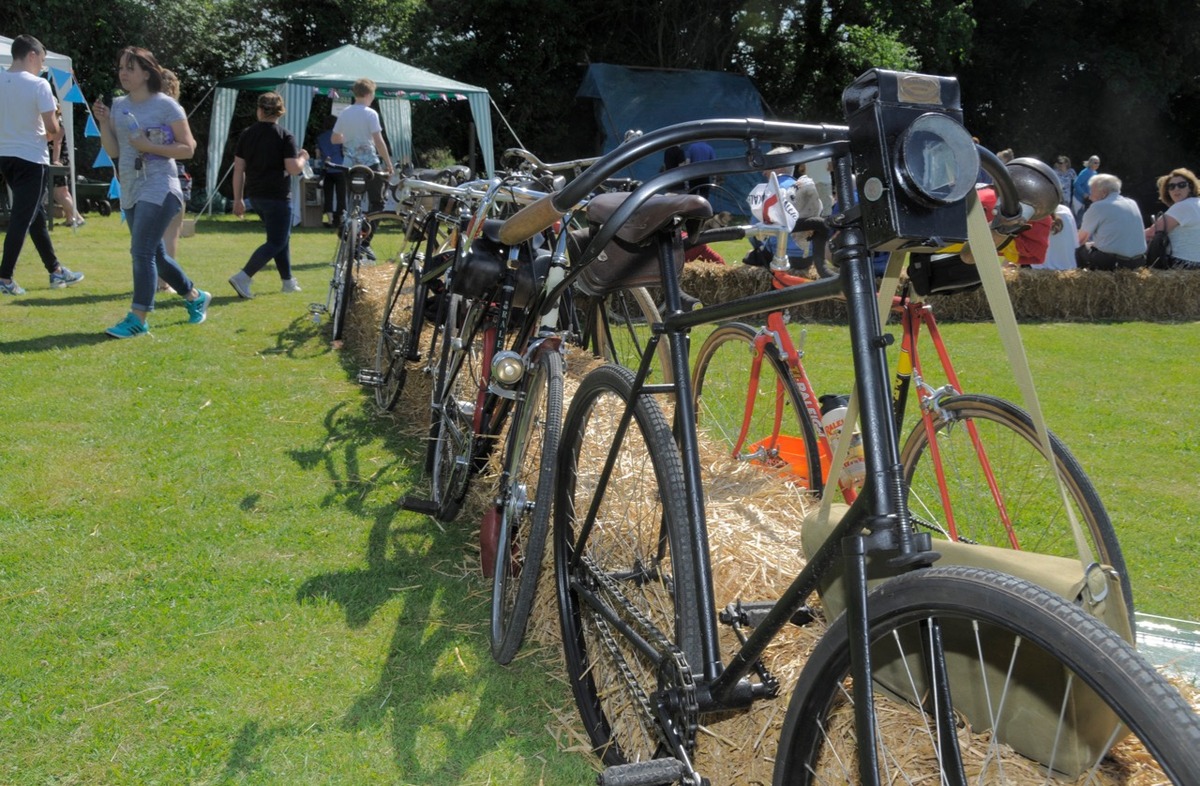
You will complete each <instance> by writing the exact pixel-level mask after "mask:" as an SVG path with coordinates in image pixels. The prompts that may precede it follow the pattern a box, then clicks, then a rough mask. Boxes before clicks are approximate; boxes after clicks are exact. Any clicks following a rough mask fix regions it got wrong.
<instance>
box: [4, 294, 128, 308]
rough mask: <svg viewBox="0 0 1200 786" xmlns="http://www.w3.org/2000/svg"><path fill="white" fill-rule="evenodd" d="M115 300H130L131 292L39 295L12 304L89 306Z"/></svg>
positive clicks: (19, 299)
mask: <svg viewBox="0 0 1200 786" xmlns="http://www.w3.org/2000/svg"><path fill="white" fill-rule="evenodd" d="M115 300H129V293H127V292H122V293H118V294H114V295H84V294H77V295H64V296H63V297H54V296H53V295H50V296H38V295H35V296H33V297H21V298H17V299H14V300H13V301H12V305H14V306H17V307H19V308H30V307H33V306H88V305H92V304H93V303H109V302H112V301H115Z"/></svg>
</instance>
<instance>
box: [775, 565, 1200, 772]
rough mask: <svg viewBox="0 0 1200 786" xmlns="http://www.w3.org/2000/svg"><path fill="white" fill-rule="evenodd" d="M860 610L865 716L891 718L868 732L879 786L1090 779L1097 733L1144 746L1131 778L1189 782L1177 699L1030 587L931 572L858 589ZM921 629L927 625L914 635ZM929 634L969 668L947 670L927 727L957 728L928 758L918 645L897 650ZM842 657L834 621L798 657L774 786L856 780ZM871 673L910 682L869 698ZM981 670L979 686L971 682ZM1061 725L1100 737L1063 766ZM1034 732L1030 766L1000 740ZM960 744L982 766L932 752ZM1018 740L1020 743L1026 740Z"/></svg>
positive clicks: (1063, 606)
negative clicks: (863, 592)
mask: <svg viewBox="0 0 1200 786" xmlns="http://www.w3.org/2000/svg"><path fill="white" fill-rule="evenodd" d="M867 609H868V619H867V625H868V630H869V632H870V633H869V636H870V641H871V660H872V662H873V665H874V666H875V667H876V670H875V672H874V675H875V677H876V683H875V684H876V690H874V691H873V698H874V702H875V710H876V717H877V718H879V717H880V716H881V715H884V714H887V713H891V714H892V719H891V720H889V721H888V722H887V724H886V725H884V726H881V727H880V728H881V729H883V731H884V733H877V734H876V738H877V745H876V750H877V751H878V754H879V761H880V762H881V765H880V766H881V769H882V767H883V765H884V764H886V765H887V767H888V771H887V782H888V783H898V782H903V783H916V782H920V783H926V782H928V783H964V782H966V779H965V778H964V772H965V773H966V775H967V776H968V777H969V780H970V782H971V783H984V782H986V783H1011V782H1020V783H1028V782H1033V781H1030V780H1016V779H1017V777H1018V775H1020V776H1021V777H1025V778H1027V777H1029V774H1032V773H1029V768H1032V769H1034V770H1037V771H1039V772H1040V773H1041V779H1038V780H1036V782H1043V780H1042V779H1044V781H1045V782H1048V781H1049V780H1050V777H1049V775H1048V773H1049V771H1050V768H1051V767H1052V766H1054V765H1058V769H1059V770H1060V771H1062V770H1067V769H1073V770H1075V769H1078V770H1083V771H1084V772H1086V773H1087V774H1089V775H1094V774H1095V773H1094V770H1096V769H1098V768H1100V767H1101V766H1102V765H1104V766H1111V765H1106V764H1105V757H1104V752H1105V751H1107V749H1108V748H1109V747H1110V745H1111V743H1110V742H1109V740H1110V738H1109V736H1108V732H1109V730H1112V729H1113V726H1116V727H1117V728H1119V727H1120V724H1124V725H1125V726H1126V727H1127V728H1128V729H1129V730H1131V732H1132V733H1133V735H1134V736H1135V737H1136V739H1137V740H1139V741H1140V742H1141V743H1142V745H1143V746H1144V747H1145V749H1146V750H1145V754H1144V756H1141V755H1137V754H1134V753H1132V752H1131V753H1130V754H1129V755H1130V756H1137V759H1138V761H1137V764H1136V765H1134V766H1136V767H1137V768H1138V771H1139V772H1140V771H1141V769H1140V767H1141V766H1142V765H1143V764H1144V763H1145V762H1144V761H1143V759H1144V758H1145V759H1148V758H1151V757H1152V758H1153V759H1154V760H1155V764H1156V765H1157V766H1158V767H1159V768H1160V769H1161V770H1162V771H1163V772H1164V773H1165V774H1166V776H1167V777H1170V778H1171V780H1172V781H1173V782H1174V783H1177V784H1194V783H1198V782H1200V720H1198V719H1197V717H1196V715H1195V714H1194V713H1193V711H1192V710H1191V708H1190V706H1189V705H1188V703H1187V702H1186V701H1185V700H1184V699H1183V698H1182V697H1181V696H1180V695H1179V693H1178V692H1177V691H1176V690H1175V689H1174V688H1173V687H1171V685H1170V684H1169V683H1168V682H1167V681H1166V679H1164V678H1163V676H1162V675H1160V674H1159V673H1158V672H1157V671H1155V670H1154V669H1153V668H1152V667H1151V666H1150V665H1149V664H1147V663H1146V661H1144V660H1143V659H1142V658H1141V657H1140V656H1139V655H1138V654H1137V653H1136V652H1135V651H1134V650H1133V648H1132V647H1130V646H1129V645H1128V644H1127V643H1126V642H1125V641H1124V640H1122V639H1121V638H1120V637H1119V636H1117V635H1116V634H1115V633H1113V632H1112V631H1111V630H1109V629H1108V628H1106V627H1105V626H1104V625H1103V624H1102V623H1100V622H1099V621H1098V620H1096V619H1094V618H1093V617H1091V616H1089V615H1087V614H1085V613H1084V612H1083V611H1081V610H1080V609H1078V608H1076V607H1075V606H1073V605H1071V604H1069V603H1067V602H1066V601H1064V600H1062V599H1061V598H1059V597H1058V596H1056V595H1054V594H1052V593H1050V592H1048V591H1046V590H1044V589H1042V588H1041V587H1038V586H1035V585H1033V584H1030V583H1028V582H1026V581H1023V580H1021V579H1017V578H1014V577H1012V576H1006V575H1004V574H1000V573H995V572H993V571H986V570H979V569H976V568H967V567H962V566H953V567H946V568H937V567H934V568H929V569H926V570H921V571H915V572H913V573H908V574H905V575H904V576H901V577H899V578H896V579H893V580H891V581H888V582H885V583H884V584H883V585H881V586H880V587H879V588H877V589H876V590H875V591H874V592H872V593H871V595H870V596H869V598H868V602H867ZM930 620H936V621H937V623H938V624H937V625H936V626H931V625H928V622H929V621H930ZM976 626H978V627H977V629H976ZM931 631H932V632H933V633H935V634H936V633H940V635H941V640H942V641H943V642H945V652H946V653H947V657H952V654H953V653H960V654H961V655H962V656H963V657H964V659H965V662H967V663H969V664H972V667H971V668H964V669H959V670H954V669H951V673H950V675H949V677H950V679H949V680H948V689H949V690H948V691H946V692H943V693H942V694H941V695H942V696H948V697H949V701H948V702H947V703H946V705H943V706H942V708H941V709H942V713H941V717H942V718H948V719H949V721H948V724H949V725H952V726H955V727H957V728H956V729H955V736H956V738H957V740H958V745H957V746H949V745H947V746H946V747H945V748H943V749H942V750H940V751H939V750H935V749H936V748H937V742H935V734H933V733H932V730H931V729H930V726H931V725H937V717H938V715H937V714H933V716H932V717H930V716H931V712H932V711H931V709H930V708H929V707H928V706H927V705H928V702H927V698H928V696H929V694H928V692H927V691H928V689H927V688H926V687H925V686H924V685H919V684H918V683H920V682H922V681H923V672H922V671H921V669H920V668H918V667H920V666H922V665H923V663H924V661H925V660H926V659H925V657H924V656H923V655H922V653H921V652H920V651H919V650H920V649H921V647H917V648H916V649H909V648H908V645H909V644H911V643H912V642H913V639H912V638H911V637H910V634H914V633H915V634H917V636H918V637H921V638H924V639H926V640H928V636H929V635H930V632H931ZM851 649H852V645H851V644H850V641H849V638H848V631H847V624H846V615H844V614H843V615H842V616H840V617H839V618H838V620H837V621H835V622H834V623H833V624H832V625H831V626H830V628H829V630H828V631H827V632H826V634H825V635H824V636H823V637H822V638H821V640H820V642H819V643H818V644H817V646H816V648H815V649H814V650H813V652H812V654H811V655H810V656H809V659H808V661H807V663H806V664H805V666H804V669H803V671H802V672H801V674H800V678H799V681H798V682H797V685H796V689H795V692H794V693H793V694H792V698H791V701H790V703H789V706H788V711H787V715H786V718H785V721H784V725H783V730H782V732H781V735H780V743H779V749H778V751H777V756H776V764H775V775H774V783H775V784H776V786H784V785H785V784H788V785H790V784H808V783H828V782H837V783H845V782H852V781H853V782H862V781H864V780H866V778H862V779H860V778H859V773H857V772H856V770H857V767H856V765H855V761H856V752H857V748H856V745H855V739H854V733H853V731H852V729H853V723H852V722H850V719H852V717H853V715H854V705H853V699H852V695H853V694H852V689H853V685H852V680H850V678H849V677H848V676H847V675H848V674H849V670H850V658H851ZM883 664H888V665H899V666H901V667H903V666H905V665H907V666H908V670H907V673H908V674H910V675H912V674H915V675H918V677H917V678H915V679H912V680H911V681H910V682H909V686H911V687H904V686H901V685H899V684H898V683H892V684H889V685H888V686H887V688H883V687H881V685H880V683H879V682H878V675H879V673H880V672H879V667H880V666H881V665H883ZM980 669H982V671H981V670H980ZM1034 669H1042V671H1033V670H1034ZM1048 672H1054V673H1055V674H1056V678H1055V688H1054V689H1051V688H1050V687H1049V685H1050V683H1049V682H1046V681H1038V680H1039V675H1044V674H1046V673H1048ZM900 673H901V674H903V673H905V672H903V671H902V672H900ZM985 673H986V674H988V675H989V676H988V678H987V679H983V678H982V676H981V675H982V674H985ZM1067 676H1069V679H1068V678H1066V677H1067ZM925 682H927V681H925ZM1031 686H1032V687H1033V693H1032V695H1033V696H1034V697H1036V698H1034V699H1029V700H1025V701H1019V700H1018V697H1021V696H1022V695H1024V694H1022V693H1021V691H1022V690H1023V689H1024V688H1028V687H1031ZM1064 686H1065V690H1064V689H1063V688H1064ZM914 688H915V690H914ZM918 691H919V693H918ZM1060 691H1061V692H1060ZM1068 691H1072V692H1071V693H1068ZM1073 691H1079V693H1074V692H1073ZM1087 694H1091V695H1090V696H1088V695H1087ZM1084 697H1086V698H1087V699H1088V700H1091V701H1093V703H1092V704H1091V705H1088V706H1090V707H1092V708H1093V709H1094V710H1099V712H1095V711H1093V712H1091V713H1089V714H1086V715H1081V716H1077V717H1074V718H1073V717H1072V716H1071V715H1070V713H1068V712H1065V711H1064V710H1066V709H1067V708H1068V707H1069V708H1072V709H1074V708H1077V707H1078V706H1080V705H1079V704H1078V702H1079V701H1083V700H1084ZM1037 698H1040V699H1042V700H1044V704H1043V705H1041V712H1042V713H1043V717H1042V718H1041V719H1040V720H1039V719H1035V718H1034V717H1033V715H1032V714H1031V713H1032V711H1033V707H1032V706H1031V704H1030V701H1035V700H1037ZM955 699H957V700H958V701H957V702H955ZM950 702H954V704H953V706H952V707H951V706H948V704H949V703H950ZM973 702H974V703H976V704H977V705H978V707H979V708H981V711H976V712H975V717H971V716H970V715H969V714H964V713H963V712H962V711H963V707H964V706H967V705H971V704H972V703H973ZM1101 703H1102V704H1103V705H1105V707H1107V710H1105V707H1100V706H1099V704H1101ZM923 707H924V709H922V708H923ZM967 712H968V713H969V712H970V710H967ZM1110 712H1111V715H1109V713H1110ZM897 713H900V715H899V716H897V715H896V714H897ZM981 714H982V715H983V716H984V719H983V720H982V721H981V720H980V718H979V715H981ZM897 717H899V718H900V720H896V718H897ZM908 718H911V720H908ZM1064 718H1067V719H1068V720H1072V721H1074V720H1079V721H1080V723H1081V724H1085V723H1089V722H1091V721H1093V720H1095V722H1096V724H1097V729H1096V730H1097V731H1099V732H1100V733H1099V735H1098V738H1097V737H1092V738H1091V739H1090V740H1089V743H1090V744H1091V745H1093V746H1094V749H1098V750H1099V751H1100V753H1099V754H1098V755H1097V754H1094V752H1093V753H1089V754H1088V755H1086V757H1085V756H1078V759H1077V760H1076V761H1072V760H1073V759H1076V758H1077V757H1076V755H1075V754H1076V753H1078V751H1075V752H1072V751H1070V749H1069V748H1068V744H1069V743H1070V742H1072V741H1075V740H1077V739H1079V737H1077V736H1076V735H1075V734H1074V733H1073V729H1074V727H1072V728H1067V724H1066V723H1064V722H1063V719H1064ZM1114 718H1115V720H1112V719H1114ZM963 720H965V721H966V722H965V723H963V722H961V721H963ZM1110 721H1111V723H1112V725H1109V723H1110ZM1039 722H1040V723H1041V724H1042V725H1041V726H1037V727H1036V728H1037V730H1038V731H1040V730H1041V728H1042V727H1044V726H1051V727H1053V728H1052V729H1050V731H1049V732H1048V733H1046V734H1045V735H1044V736H1043V737H1041V738H1038V739H1035V740H1034V741H1033V744H1032V747H1034V748H1042V747H1043V746H1045V748H1047V749H1042V750H1039V751H1037V752H1033V751H1030V750H1029V748H1026V752H1033V753H1034V755H1037V756H1038V757H1039V758H1040V759H1042V761H1041V762H1033V763H1031V760H1029V759H1026V758H1025V757H1024V756H1023V755H1021V754H1019V753H1017V752H1016V751H1014V750H1012V749H1010V748H1008V747H1007V743H1004V742H1003V741H1004V740H1008V741H1010V742H1011V741H1014V740H1018V739H1019V738H1020V737H1021V736H1022V735H1026V737H1028V735H1029V734H1030V733H1031V728H1032V727H1034V726H1035V724H1037V723H1039ZM894 731H899V732H901V733H900V734H898V735H897V734H893V733H892V732H894ZM1114 733H1116V732H1115V731H1114ZM947 736H949V735H947ZM1088 736H1089V735H1086V734H1085V735H1084V737H1085V738H1087V737H1088ZM964 738H966V740H967V743H966V744H967V745H976V746H982V748H983V750H984V751H986V754H987V755H986V756H984V757H982V761H980V760H978V758H977V757H974V756H970V757H968V759H969V761H967V762H966V763H965V765H963V766H962V767H955V766H952V763H953V762H954V758H955V757H954V756H953V755H946V754H947V752H949V753H950V754H953V752H954V750H961V749H962V748H961V746H962V745H963V739H964ZM1097 739H1098V743H1097ZM993 740H995V741H997V742H996V744H992V741H993ZM1016 744H1018V745H1020V744H1022V743H1016ZM1023 744H1024V745H1027V746H1028V745H1030V742H1029V740H1028V739H1026V740H1025V742H1024V743H1023ZM1121 744H1122V746H1126V745H1129V743H1128V742H1123V743H1121ZM892 745H894V746H895V752H893V749H892V748H891V747H889V746H892ZM1127 750H1128V749H1127ZM942 762H945V763H944V764H943V763H942ZM918 769H919V771H916V770H918ZM977 769H978V770H979V771H978V772H976V770H977ZM935 773H936V774H935ZM1056 774H1058V773H1056ZM1077 774H1078V773H1074V772H1072V773H1071V775H1077ZM868 775H869V773H868ZM881 775H882V773H881ZM939 776H940V777H939ZM1151 781H1153V782H1161V781H1160V780H1156V779H1153V778H1152V779H1150V780H1148V781H1146V782H1151ZM1055 782H1059V781H1058V780H1055ZM1068 782H1075V781H1073V780H1071V781H1068ZM1087 782H1089V783H1091V782H1093V781H1091V780H1088V781H1087ZM1104 782H1109V781H1104ZM1121 782H1124V781H1121ZM1138 782H1142V781H1138Z"/></svg>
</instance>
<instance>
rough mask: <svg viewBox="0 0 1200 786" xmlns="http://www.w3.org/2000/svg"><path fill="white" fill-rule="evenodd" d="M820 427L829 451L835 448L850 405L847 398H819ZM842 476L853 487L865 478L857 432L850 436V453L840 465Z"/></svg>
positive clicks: (865, 463)
mask: <svg viewBox="0 0 1200 786" xmlns="http://www.w3.org/2000/svg"><path fill="white" fill-rule="evenodd" d="M820 402H821V427H822V428H823V429H825V437H826V438H827V439H828V440H829V448H830V450H834V449H836V447H837V442H838V438H839V437H840V436H841V434H842V428H843V427H844V426H845V424H846V408H847V406H849V404H850V397H849V396H836V395H828V396H821V399H820ZM842 469H843V474H844V475H846V476H847V479H848V481H849V482H850V483H851V484H852V485H853V486H855V487H856V488H857V487H858V486H861V485H862V482H863V479H864V478H866V476H867V462H866V459H865V458H864V455H863V446H862V434H860V433H859V432H858V431H857V430H856V431H854V433H853V434H851V435H850V451H849V452H848V453H847V454H846V461H845V463H843V464H842ZM843 482H845V481H843Z"/></svg>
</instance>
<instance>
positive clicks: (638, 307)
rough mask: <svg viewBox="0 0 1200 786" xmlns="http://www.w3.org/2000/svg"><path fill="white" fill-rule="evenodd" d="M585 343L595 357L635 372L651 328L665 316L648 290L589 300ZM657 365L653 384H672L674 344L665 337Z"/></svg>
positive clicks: (651, 379)
mask: <svg viewBox="0 0 1200 786" xmlns="http://www.w3.org/2000/svg"><path fill="white" fill-rule="evenodd" d="M584 319H585V324H586V328H585V331H586V335H585V339H584V344H585V346H586V347H589V348H590V349H591V350H592V352H593V354H595V355H596V357H600V358H603V359H604V360H607V361H609V362H610V363H616V364H617V365H619V366H624V367H625V368H630V369H636V368H637V367H638V364H639V363H640V362H641V360H642V351H643V349H644V348H645V346H646V341H647V339H648V338H649V335H650V326H651V325H654V324H656V323H660V322H662V314H661V313H660V312H659V310H658V306H657V305H655V303H654V299H653V298H652V297H650V293H649V291H647V289H646V288H645V287H634V288H633V289H621V290H617V291H616V292H612V293H610V294H608V295H606V296H604V297H603V298H588V305H587V314H586V316H585V318H584ZM656 352H657V353H658V361H657V363H656V364H655V365H654V366H652V367H651V377H650V381H651V382H663V383H666V384H669V383H671V382H672V381H674V379H675V375H674V373H673V372H672V370H671V343H670V340H669V339H667V338H666V337H665V336H664V337H663V338H662V340H660V341H659V342H658V348H657V350H656Z"/></svg>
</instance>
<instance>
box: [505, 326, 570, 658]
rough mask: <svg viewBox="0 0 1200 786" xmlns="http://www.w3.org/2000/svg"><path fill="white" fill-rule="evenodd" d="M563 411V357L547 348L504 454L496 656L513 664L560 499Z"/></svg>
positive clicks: (526, 390) (525, 388)
mask: <svg viewBox="0 0 1200 786" xmlns="http://www.w3.org/2000/svg"><path fill="white" fill-rule="evenodd" d="M562 416H563V360H562V356H561V355H559V354H558V352H556V351H554V350H548V351H544V352H542V353H541V354H540V355H539V356H538V359H537V363H536V366H535V368H534V370H533V371H532V372H530V379H529V382H528V384H526V385H524V386H522V394H521V398H520V400H519V403H518V404H517V409H516V412H515V414H514V416H513V419H512V422H511V423H510V424H509V431H508V444H507V449H506V451H505V456H504V473H503V475H502V476H501V478H502V481H503V483H504V485H503V487H502V488H501V489H500V537H499V540H498V542H497V546H496V570H495V573H494V574H493V579H492V656H493V657H494V658H495V659H496V660H497V661H498V662H499V663H508V662H509V661H511V660H512V658H513V656H514V655H516V653H517V650H518V649H519V648H520V646H521V640H522V639H523V638H524V636H525V627H526V625H527V623H528V622H529V614H530V611H531V610H532V608H533V599H534V595H535V593H536V592H537V583H538V575H539V574H540V573H541V565H542V554H543V553H544V552H545V549H546V534H547V532H548V531H549V529H550V513H551V510H552V505H553V502H554V478H555V471H556V469H557V463H556V461H555V457H556V455H557V454H558V444H559V438H560V436H561V434H562Z"/></svg>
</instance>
